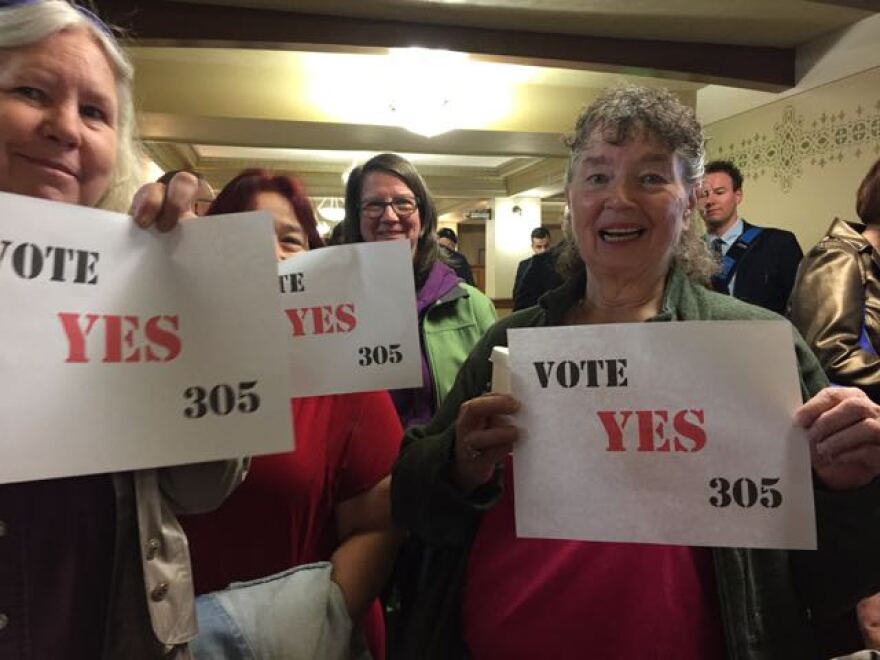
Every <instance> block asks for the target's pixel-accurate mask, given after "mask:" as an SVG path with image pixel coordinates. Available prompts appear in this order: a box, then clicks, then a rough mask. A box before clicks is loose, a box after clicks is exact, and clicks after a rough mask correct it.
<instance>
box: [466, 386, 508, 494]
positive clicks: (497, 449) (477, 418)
mask: <svg viewBox="0 0 880 660" xmlns="http://www.w3.org/2000/svg"><path fill="white" fill-rule="evenodd" d="M517 410H519V401H517V400H516V399H514V398H513V397H512V396H510V395H509V394H484V395H483V396H480V397H477V398H475V399H471V400H470V401H466V402H465V403H463V404H462V406H461V409H460V410H459V412H458V419H457V420H456V422H455V463H454V465H453V474H452V478H453V482H454V483H455V484H456V485H457V486H458V487H459V488H460V489H461V490H462V491H464V492H465V493H470V492H472V491H473V490H474V489H475V488H477V487H479V486H482V485H483V484H485V483H486V482H487V481H489V480H490V479H491V478H492V475H493V474H495V466H496V465H497V464H498V463H499V462H500V461H502V460H504V457H505V456H507V454H509V453H510V450H511V449H512V448H513V444H514V443H515V442H516V440H517V438H518V435H519V431H518V430H517V428H516V427H515V426H513V425H512V424H510V422H509V420H507V419H506V418H505V417H504V416H505V415H511V414H513V413H515V412H516V411H517Z"/></svg>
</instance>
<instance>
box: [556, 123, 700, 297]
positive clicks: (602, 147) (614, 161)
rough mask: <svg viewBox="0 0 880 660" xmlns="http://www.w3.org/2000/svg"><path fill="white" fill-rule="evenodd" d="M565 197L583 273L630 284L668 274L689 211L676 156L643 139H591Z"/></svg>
mask: <svg viewBox="0 0 880 660" xmlns="http://www.w3.org/2000/svg"><path fill="white" fill-rule="evenodd" d="M566 195H567V198H568V205H569V210H570V213H571V228H572V233H573V237H574V241H575V244H576V245H577V248H578V252H579V253H580V256H581V258H582V259H583V260H584V263H585V264H586V267H587V271H588V272H589V273H590V275H591V276H596V277H599V278H602V277H610V278H624V279H627V280H638V279H639V278H645V279H646V280H653V279H656V278H657V277H662V276H664V275H665V273H666V272H667V271H668V270H669V267H670V265H671V263H672V258H673V254H674V251H675V247H676V246H677V244H678V241H679V238H680V237H681V233H682V231H684V230H685V229H686V228H687V227H688V225H689V219H690V213H691V210H692V208H693V204H694V196H693V193H692V191H691V190H690V189H689V187H687V186H686V185H685V183H684V180H683V177H682V164H681V162H680V160H679V157H678V156H677V155H676V154H674V153H673V152H671V151H670V150H669V149H668V148H667V147H665V146H664V145H663V144H661V143H660V142H658V141H657V140H655V139H654V138H653V137H651V136H650V135H646V134H645V133H644V132H639V133H636V134H635V135H634V136H633V137H632V138H631V139H629V140H628V141H627V142H625V143H623V144H619V145H615V144H610V143H608V142H606V141H605V140H604V139H603V138H602V135H601V132H599V131H596V132H594V133H593V135H592V136H591V137H590V139H589V140H588V141H587V143H586V145H585V146H584V149H583V150H582V151H581V153H580V160H579V163H578V165H577V168H576V170H575V172H574V175H573V177H572V180H571V182H570V183H569V184H568V187H567V189H566Z"/></svg>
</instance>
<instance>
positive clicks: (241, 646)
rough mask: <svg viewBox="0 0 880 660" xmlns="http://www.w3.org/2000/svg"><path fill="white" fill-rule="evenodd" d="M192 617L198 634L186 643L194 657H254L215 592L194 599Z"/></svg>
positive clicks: (241, 659) (230, 659) (234, 659)
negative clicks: (197, 623)
mask: <svg viewBox="0 0 880 660" xmlns="http://www.w3.org/2000/svg"><path fill="white" fill-rule="evenodd" d="M196 618H197V619H198V622H199V635H198V637H196V638H195V639H194V640H193V641H192V642H190V645H189V648H190V651H191V652H192V654H193V657H194V658H195V659H196V660H201V659H202V658H204V659H205V660H209V659H213V658H217V659H218V660H219V659H221V658H225V659H226V660H257V657H256V655H254V652H253V651H252V650H251V647H250V645H249V644H248V642H247V639H245V636H244V633H242V631H241V628H239V626H238V624H236V623H235V621H234V620H233V618H232V617H231V616H229V613H228V612H227V611H226V610H225V609H224V608H223V605H221V604H220V601H219V600H218V599H217V597H216V595H215V594H205V595H204V596H199V597H198V598H196Z"/></svg>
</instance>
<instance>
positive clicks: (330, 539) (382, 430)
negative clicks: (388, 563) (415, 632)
mask: <svg viewBox="0 0 880 660" xmlns="http://www.w3.org/2000/svg"><path fill="white" fill-rule="evenodd" d="M291 409H292V411H293V418H294V420H295V421H294V425H295V429H296V449H295V450H294V451H292V452H287V453H285V454H274V455H271V456H256V457H255V458H253V460H252V461H251V467H250V471H249V472H248V476H247V479H245V481H244V483H242V485H241V486H239V487H238V488H237V489H236V490H235V492H234V493H232V495H231V496H230V497H229V498H228V499H227V500H226V502H224V503H223V506H221V507H220V508H219V509H218V510H216V511H214V512H212V513H207V514H203V515H198V516H186V517H183V516H181V523H182V525H183V528H184V529H185V530H186V534H187V537H188V538H189V542H190V552H191V553H192V564H193V577H194V580H195V588H196V593H199V594H201V593H206V592H208V591H216V590H218V589H223V588H225V587H226V586H227V585H228V584H229V583H230V582H238V581H243V580H253V579H256V578H259V577H264V576H266V575H271V574H272V573H277V572H279V571H283V570H285V569H287V568H290V567H291V566H297V565H299V564H307V563H311V562H315V561H325V560H328V559H330V555H331V554H332V553H333V551H334V550H335V549H336V546H337V540H336V526H335V518H334V509H335V506H336V504H338V503H340V502H344V501H345V500H347V499H350V498H352V497H354V496H356V495H359V494H360V493H362V492H364V491H366V490H368V489H369V488H371V487H372V486H374V485H375V484H376V483H378V482H379V481H381V480H382V479H383V478H384V477H385V476H387V475H388V473H389V472H390V471H391V465H392V463H393V462H394V460H395V458H397V453H398V450H399V448H400V440H401V436H402V435H403V431H402V430H401V427H400V422H399V421H398V418H397V412H396V411H395V409H394V405H393V404H392V403H391V398H390V397H389V396H388V393H387V392H361V393H356V394H340V395H334V396H322V397H306V398H301V399H292V400H291ZM378 614H379V616H380V623H381V611H379V612H378Z"/></svg>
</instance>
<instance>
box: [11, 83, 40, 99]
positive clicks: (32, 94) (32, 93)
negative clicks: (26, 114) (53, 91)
mask: <svg viewBox="0 0 880 660" xmlns="http://www.w3.org/2000/svg"><path fill="white" fill-rule="evenodd" d="M12 93H13V94H15V95H16V96H20V97H22V98H25V99H28V100H29V101H37V102H41V103H42V102H44V101H47V100H48V99H49V95H48V94H46V92H44V91H43V90H41V89H39V88H37V87H28V86H27V85H22V86H21V87H16V88H15V89H14V90H12Z"/></svg>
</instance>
